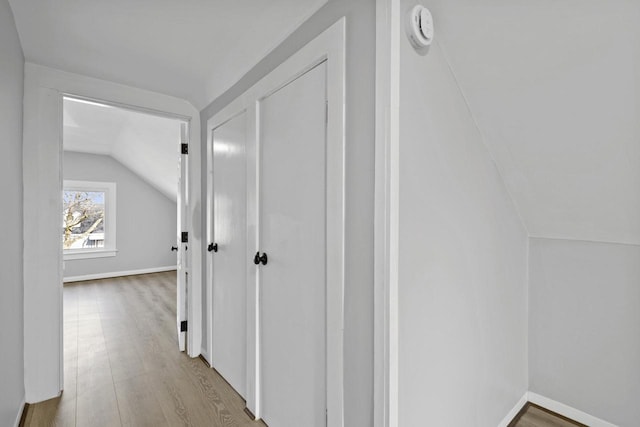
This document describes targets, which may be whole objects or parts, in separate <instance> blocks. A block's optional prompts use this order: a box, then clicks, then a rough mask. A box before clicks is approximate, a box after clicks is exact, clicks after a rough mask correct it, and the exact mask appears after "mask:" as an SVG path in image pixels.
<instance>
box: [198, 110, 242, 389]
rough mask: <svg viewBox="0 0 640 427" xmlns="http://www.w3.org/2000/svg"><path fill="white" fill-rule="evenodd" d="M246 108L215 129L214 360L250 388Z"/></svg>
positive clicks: (231, 381) (232, 378) (226, 373)
mask: <svg viewBox="0 0 640 427" xmlns="http://www.w3.org/2000/svg"><path fill="white" fill-rule="evenodd" d="M246 120H247V119H246V113H245V112H243V113H241V114H239V115H237V116H235V117H234V118H232V119H231V120H229V121H227V122H226V123H224V124H222V125H220V126H219V127H217V128H216V129H214V130H213V138H212V143H213V149H212V150H211V153H212V156H213V162H212V164H213V241H212V242H209V247H208V249H209V256H211V257H212V261H213V262H212V267H213V274H212V280H213V283H212V290H213V292H212V293H213V295H212V299H213V301H212V302H213V304H212V307H213V319H212V323H213V325H212V326H213V331H212V332H213V333H212V338H213V340H212V341H213V342H212V355H211V359H212V360H211V361H212V365H213V367H214V368H216V370H217V371H218V372H219V373H220V374H221V375H222V376H223V377H224V378H225V379H226V380H227V382H229V384H231V386H232V387H233V388H235V389H236V391H237V392H238V393H239V394H240V395H242V396H245V389H246V352H247V335H246V329H247V327H246V324H247V323H246V322H247V321H246V313H247V311H246V303H247V302H246V295H247V294H246V279H245V277H246V268H247V262H248V261H249V260H247V256H246V198H247V195H246V170H245V168H246V164H245V162H246V159H245V137H246Z"/></svg>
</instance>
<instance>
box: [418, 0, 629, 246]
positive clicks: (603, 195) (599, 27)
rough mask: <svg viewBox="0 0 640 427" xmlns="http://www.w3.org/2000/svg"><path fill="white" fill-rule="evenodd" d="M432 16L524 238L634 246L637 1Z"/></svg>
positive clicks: (437, 5) (434, 2)
mask: <svg viewBox="0 0 640 427" xmlns="http://www.w3.org/2000/svg"><path fill="white" fill-rule="evenodd" d="M427 4H428V6H429V7H430V8H431V10H432V12H433V14H434V18H435V23H436V38H437V40H438V43H440V45H441V46H442V48H443V50H444V52H445V55H446V56H447V59H448V61H449V62H450V66H451V68H452V71H453V73H454V74H455V76H456V79H457V80H458V83H459V85H460V88H461V91H462V93H463V95H464V96H465V98H466V99H467V102H468V105H469V108H470V110H471V114H472V115H473V117H474V118H475V120H476V123H477V126H478V128H479V130H480V132H481V134H482V136H483V139H484V142H485V144H486V145H487V147H488V148H489V150H490V152H491V153H492V155H493V157H494V159H495V161H496V163H497V165H498V167H499V169H500V171H501V173H502V175H503V178H504V180H505V182H506V185H507V188H508V190H509V192H510V193H511V195H512V197H513V199H514V201H515V203H516V206H517V208H518V210H519V211H520V214H521V216H522V217H523V219H524V222H525V225H526V226H527V228H528V230H529V233H530V235H532V236H539V237H551V238H568V239H579V240H593V241H608V242H620V243H635V244H640V24H639V22H640V1H638V0H607V1H601V0H535V1H534V0H483V1H478V0H429V1H428V2H427ZM425 78H428V76H425Z"/></svg>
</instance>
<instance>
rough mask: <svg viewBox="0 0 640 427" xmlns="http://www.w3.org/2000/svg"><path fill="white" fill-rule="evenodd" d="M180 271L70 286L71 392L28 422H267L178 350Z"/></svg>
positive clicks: (67, 386)
mask: <svg viewBox="0 0 640 427" xmlns="http://www.w3.org/2000/svg"><path fill="white" fill-rule="evenodd" d="M175 274H176V273H175V272H167V273H156V274H146V275H140V276H128V277H120V278H115V279H104V280H96V281H87V282H79V283H76V284H69V285H66V286H65V288H64V376H65V381H64V392H63V394H62V396H61V397H59V398H56V399H51V400H48V401H46V402H42V403H38V404H35V405H29V408H28V410H27V413H26V415H25V417H24V421H25V422H24V425H25V426H76V427H84V426H87V427H102V426H104V427H110V426H136V427H138V426H154V427H156V426H194V427H198V426H209V427H265V424H264V423H262V422H256V421H252V420H250V419H249V417H248V416H247V415H246V414H245V413H244V407H245V404H244V401H243V400H242V399H241V398H240V396H239V395H238V394H237V393H236V392H235V391H234V390H233V389H232V388H231V387H230V386H229V384H227V383H226V381H225V380H224V379H223V378H222V377H221V376H220V375H218V374H217V373H216V371H215V370H214V369H211V368H209V367H207V366H206V365H205V363H204V362H203V361H201V360H200V359H191V358H190V357H188V356H187V355H186V354H185V353H181V352H179V351H178V344H177V337H176V314H175V309H176V276H175Z"/></svg>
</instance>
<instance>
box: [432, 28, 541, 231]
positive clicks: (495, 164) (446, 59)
mask: <svg viewBox="0 0 640 427" xmlns="http://www.w3.org/2000/svg"><path fill="white" fill-rule="evenodd" d="M434 44H436V45H438V47H439V48H440V52H441V53H442V57H443V59H444V62H445V64H446V65H447V68H448V69H449V73H451V76H452V78H453V81H454V82H455V85H456V88H457V90H458V92H459V93H460V97H461V98H462V100H463V102H464V104H465V107H466V108H467V112H468V114H469V117H470V118H471V121H472V123H473V126H474V127H475V129H476V132H477V133H478V135H479V136H480V141H482V145H483V146H484V148H485V150H486V151H487V153H488V155H489V158H491V162H492V163H493V167H494V168H495V169H496V172H497V174H498V176H499V177H500V181H501V182H502V186H503V187H504V190H505V192H506V193H507V196H509V201H510V202H511V205H512V206H513V210H514V211H515V213H516V215H517V216H518V219H519V220H520V223H521V224H522V227H523V228H524V230H525V233H526V234H527V235H529V234H530V233H529V227H528V226H527V222H526V221H525V217H524V215H523V213H522V211H521V210H520V206H519V205H518V203H517V202H516V199H515V197H513V194H512V193H511V190H510V189H509V186H508V185H507V181H506V179H505V174H504V171H503V170H502V168H501V167H500V165H499V164H498V162H497V161H496V158H495V156H494V154H493V152H492V151H491V150H490V149H489V145H488V144H487V138H486V136H485V134H484V132H482V129H481V128H480V126H479V125H478V120H477V118H476V115H475V114H474V113H473V110H472V109H471V105H470V104H469V99H468V97H467V94H466V93H465V91H464V89H462V85H460V80H459V79H458V76H457V74H456V72H455V70H454V69H453V67H452V66H451V61H450V60H449V55H448V54H447V49H446V47H445V46H444V45H443V43H441V42H440V41H439V38H436V39H435V41H434Z"/></svg>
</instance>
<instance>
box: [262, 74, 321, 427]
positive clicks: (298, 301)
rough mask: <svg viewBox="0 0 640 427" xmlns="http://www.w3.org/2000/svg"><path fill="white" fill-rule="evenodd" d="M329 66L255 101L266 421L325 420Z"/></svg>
mask: <svg viewBox="0 0 640 427" xmlns="http://www.w3.org/2000/svg"><path fill="white" fill-rule="evenodd" d="M326 90H327V87H326V63H321V64H319V65H317V66H316V67H314V68H313V69H311V70H310V71H308V72H306V73H305V74H303V75H302V76H300V77H298V78H297V79H295V80H294V81H292V82H290V83H289V84H287V85H285V86H284V87H282V88H280V89H279V90H277V91H276V92H274V93H272V94H271V95H269V96H267V97H266V98H264V99H263V100H262V101H261V102H260V106H259V112H260V115H259V123H260V186H259V191H260V208H259V215H260V237H259V247H260V251H261V255H262V254H263V253H266V255H267V263H266V264H265V265H262V264H261V265H260V266H259V286H260V297H261V299H260V349H261V362H260V365H261V390H262V393H261V396H262V399H261V400H262V417H263V419H264V420H265V422H266V423H267V424H268V425H270V426H276V427H299V426H305V427H320V426H325V425H326V423H327V421H326V417H327V415H326V408H327V404H326V387H327V386H326V363H327V362H326V361H327V346H326V289H327V280H326V277H327V267H326V265H327V264H326V248H327V236H326V218H327V201H326V198H327V192H326V190H327V176H326V164H327V162H326V152H327V144H326V100H327V95H326Z"/></svg>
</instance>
